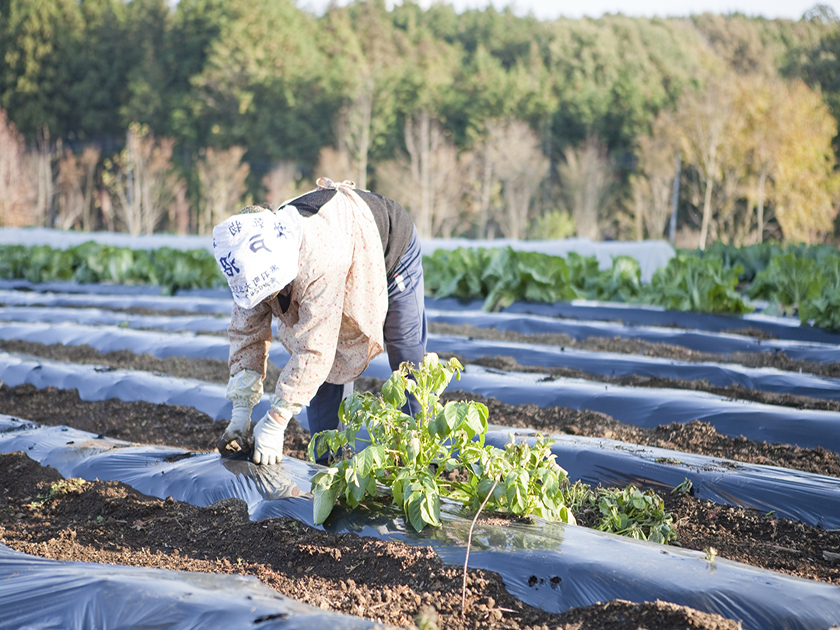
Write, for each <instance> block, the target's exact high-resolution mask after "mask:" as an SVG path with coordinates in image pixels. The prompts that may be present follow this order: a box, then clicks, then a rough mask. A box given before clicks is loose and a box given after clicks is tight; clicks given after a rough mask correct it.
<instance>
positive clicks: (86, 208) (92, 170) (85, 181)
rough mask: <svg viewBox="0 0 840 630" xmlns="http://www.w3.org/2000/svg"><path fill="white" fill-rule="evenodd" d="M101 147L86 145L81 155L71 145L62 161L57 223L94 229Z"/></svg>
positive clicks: (66, 227)
mask: <svg viewBox="0 0 840 630" xmlns="http://www.w3.org/2000/svg"><path fill="white" fill-rule="evenodd" d="M98 164H99V149H98V148H97V147H95V146H92V145H88V146H86V147H85V148H84V149H83V151H82V153H81V155H74V154H73V151H71V150H70V148H69V147H68V148H66V149H65V150H64V155H63V157H62V158H61V159H60V160H59V162H58V179H57V181H56V184H57V188H58V215H57V217H56V220H55V222H54V227H57V228H59V229H63V230H68V229H71V228H77V229H82V230H86V231H89V230H93V229H94V228H95V227H96V226H95V225H94V223H93V200H94V193H95V189H96V185H97V179H96V174H97V166H98Z"/></svg>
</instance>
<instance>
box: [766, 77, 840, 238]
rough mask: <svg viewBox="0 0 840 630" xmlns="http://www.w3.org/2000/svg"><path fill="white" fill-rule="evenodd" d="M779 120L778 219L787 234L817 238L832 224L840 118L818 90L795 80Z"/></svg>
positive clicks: (838, 189) (838, 188) (839, 180)
mask: <svg viewBox="0 0 840 630" xmlns="http://www.w3.org/2000/svg"><path fill="white" fill-rule="evenodd" d="M786 96H787V97H786V98H785V99H784V101H783V102H782V103H781V107H780V108H779V111H778V114H777V117H776V124H778V125H779V128H780V131H781V135H782V146H781V150H780V151H779V152H778V153H777V158H776V168H775V171H774V180H775V186H774V187H775V198H776V210H775V214H776V218H777V220H778V221H779V225H780V226H781V228H782V233H783V234H784V237H785V239H787V240H791V241H801V242H804V243H814V242H820V241H822V240H823V239H824V238H825V237H826V235H827V234H829V233H830V232H831V231H832V229H833V222H834V218H835V217H836V216H837V211H838V206H837V204H838V193H840V175H838V173H837V171H836V165H837V160H836V157H835V154H834V152H833V151H832V147H831V140H832V138H834V137H835V136H836V135H837V122H836V120H835V119H834V118H833V117H832V116H831V114H830V113H829V109H828V107H827V106H826V105H825V104H824V103H823V102H822V99H821V98H820V95H819V94H818V93H816V92H813V91H812V90H810V89H808V87H807V86H805V85H804V84H803V83H802V82H801V81H800V82H794V83H793V84H792V85H791V86H790V88H788V90H787V95H786Z"/></svg>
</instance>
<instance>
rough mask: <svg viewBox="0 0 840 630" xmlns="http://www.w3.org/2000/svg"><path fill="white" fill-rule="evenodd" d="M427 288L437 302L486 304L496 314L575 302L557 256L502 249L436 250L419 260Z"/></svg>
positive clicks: (572, 290) (572, 288)
mask: <svg viewBox="0 0 840 630" xmlns="http://www.w3.org/2000/svg"><path fill="white" fill-rule="evenodd" d="M423 267H424V276H425V283H426V286H427V287H428V289H429V292H430V293H432V294H433V295H435V296H436V297H439V298H444V297H457V298H461V299H484V309H485V310H488V311H492V310H499V309H501V308H505V307H507V306H510V305H511V304H512V303H513V302H515V301H517V300H527V301H531V302H556V301H558V300H572V299H575V298H577V297H579V295H578V293H577V291H576V290H575V289H574V287H573V286H572V284H571V281H570V279H569V268H568V266H567V265H566V262H565V261H564V260H563V259H562V258H561V257H559V256H548V255H546V254H540V253H537V252H524V251H515V250H514V249H512V248H510V247H507V248H504V249H484V248H458V249H456V250H453V251H447V250H437V251H436V252H434V253H433V254H432V255H431V256H426V257H424V259H423Z"/></svg>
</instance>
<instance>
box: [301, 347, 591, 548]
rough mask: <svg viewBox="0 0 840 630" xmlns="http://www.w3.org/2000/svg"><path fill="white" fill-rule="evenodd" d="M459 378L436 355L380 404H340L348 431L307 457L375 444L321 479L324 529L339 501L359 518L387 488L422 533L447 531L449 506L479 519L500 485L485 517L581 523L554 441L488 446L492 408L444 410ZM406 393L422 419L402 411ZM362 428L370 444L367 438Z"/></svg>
mask: <svg viewBox="0 0 840 630" xmlns="http://www.w3.org/2000/svg"><path fill="white" fill-rule="evenodd" d="M461 369H462V366H461V364H460V363H459V362H458V361H457V359H450V360H449V361H448V362H447V363H441V362H440V361H439V360H438V357H437V355H435V354H432V353H430V354H427V355H426V356H425V357H424V359H423V363H422V365H420V366H419V367H417V368H414V367H410V366H409V365H407V364H403V365H401V366H400V369H399V370H398V371H396V372H394V373H393V375H392V376H391V378H389V379H388V381H386V383H385V384H384V385H383V387H382V394H381V396H379V397H375V396H373V395H372V394H370V393H364V394H362V393H358V392H355V393H354V394H353V395H351V396H350V397H349V398H347V399H346V400H345V401H344V402H343V403H342V405H341V409H340V412H339V413H340V416H341V420H342V422H343V423H344V425H345V427H346V428H345V429H344V430H341V431H324V432H321V433H318V434H317V435H316V436H313V440H312V441H311V442H310V445H309V457H310V458H311V459H312V460H313V461H314V460H315V459H316V457H319V456H322V455H323V454H324V453H326V452H327V450H328V449H331V450H332V451H333V452H338V451H340V450H341V449H348V448H353V446H354V445H355V443H356V442H357V441H358V442H365V441H366V442H368V445H367V446H366V447H365V448H363V449H362V450H360V451H358V452H356V453H354V454H353V456H352V457H351V458H349V459H343V460H341V461H339V462H337V463H335V464H333V465H332V466H331V467H330V468H328V469H327V470H324V471H322V472H319V473H318V474H316V475H315V476H314V477H313V479H312V491H313V493H314V495H315V502H314V506H313V513H314V518H315V522H316V523H323V522H324V521H325V520H326V518H327V517H328V516H329V514H330V512H331V511H332V508H333V504H334V502H335V500H336V499H337V498H340V499H341V500H342V501H343V502H344V503H345V504H346V505H347V506H348V507H350V508H351V509H352V508H355V507H357V506H358V505H359V504H360V503H361V502H362V501H363V500H364V499H365V498H366V497H372V498H375V497H377V496H380V495H381V494H382V490H381V488H388V489H390V494H391V501H392V503H393V504H394V505H396V506H398V507H400V508H401V509H402V510H403V512H404V513H405V515H406V517H407V519H408V521H409V522H410V523H411V525H412V527H414V529H416V530H417V531H421V530H422V529H423V528H424V527H425V526H426V525H432V526H435V527H437V526H439V525H440V502H441V499H442V498H446V499H449V500H453V501H457V502H459V503H462V504H463V505H465V506H467V507H469V508H471V509H473V510H476V509H478V506H479V505H480V504H481V502H482V501H483V500H484V499H485V497H487V495H488V493H489V492H490V489H491V487H492V486H493V482H494V481H498V483H497V485H496V488H495V489H494V491H493V495H492V496H491V497H490V498H489V500H488V502H487V508H486V509H490V510H494V511H500V512H507V513H510V514H515V515H519V516H526V515H529V514H534V515H537V516H540V517H542V518H545V519H547V520H550V521H557V520H561V521H564V522H574V517H573V515H572V513H571V512H570V511H569V509H568V507H567V506H566V504H565V502H564V494H563V491H564V489H565V488H566V486H568V481H567V479H566V472H565V471H564V470H563V469H562V468H560V467H559V466H558V465H557V464H556V463H555V462H554V455H552V454H551V444H552V443H553V441H551V440H545V439H543V438H542V437H538V438H537V440H536V442H535V443H534V444H533V445H529V444H528V443H527V442H526V441H524V440H523V441H522V442H519V443H517V442H516V441H515V440H514V439H511V442H510V443H508V444H507V445H506V447H505V450H501V449H498V448H495V447H492V446H487V445H485V444H484V436H485V434H486V432H487V407H485V406H484V405H482V404H481V403H476V402H448V403H446V404H445V405H442V404H441V403H440V394H441V392H442V391H443V390H444V389H445V388H446V386H447V385H448V384H449V382H450V380H451V379H452V377H453V376H455V377H456V378H458V377H460V370H461ZM406 391H409V392H410V393H412V394H413V395H414V396H415V397H416V398H417V400H418V401H419V402H420V405H421V410H420V412H418V413H417V415H416V416H414V417H412V416H409V415H406V414H404V413H403V412H402V411H401V407H402V406H403V405H404V404H405V402H406ZM362 428H365V429H366V430H367V433H368V435H369V439H368V440H362V439H361V438H360V437H359V433H360V432H361V430H362ZM316 445H317V446H316Z"/></svg>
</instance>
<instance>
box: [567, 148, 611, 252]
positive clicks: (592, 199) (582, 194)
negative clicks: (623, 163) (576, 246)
mask: <svg viewBox="0 0 840 630" xmlns="http://www.w3.org/2000/svg"><path fill="white" fill-rule="evenodd" d="M563 155H564V157H565V162H564V163H562V164H560V165H559V166H558V167H557V171H558V174H559V175H560V187H561V196H562V200H563V203H564V205H565V207H566V209H567V210H568V212H569V213H570V214H571V215H572V217H573V218H574V220H575V231H576V232H577V235H578V236H581V237H585V238H589V239H592V240H593V241H597V240H600V239H601V231H600V228H599V220H600V217H601V213H602V210H603V208H604V206H605V205H606V204H607V202H608V200H609V198H610V196H611V194H612V187H613V173H612V168H611V167H610V164H609V162H608V161H607V149H606V147H605V146H604V145H603V144H601V142H600V141H599V140H598V139H597V138H596V137H595V136H589V137H588V138H586V140H584V141H583V142H582V143H581V144H579V145H578V146H576V147H569V148H567V149H566V150H565V151H564V152H563Z"/></svg>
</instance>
